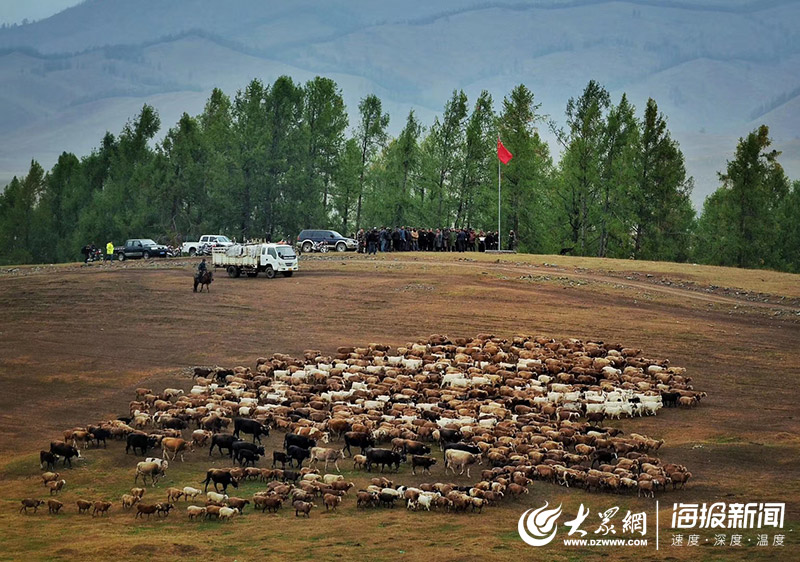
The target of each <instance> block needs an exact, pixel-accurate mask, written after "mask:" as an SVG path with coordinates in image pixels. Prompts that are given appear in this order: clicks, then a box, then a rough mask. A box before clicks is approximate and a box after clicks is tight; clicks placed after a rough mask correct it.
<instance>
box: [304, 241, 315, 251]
mask: <svg viewBox="0 0 800 562" xmlns="http://www.w3.org/2000/svg"><path fill="white" fill-rule="evenodd" d="M311 248H313V245H312V244H311V242H309V241H308V240H306V241H305V242H303V253H304V254H307V253H309V252H310V251H311Z"/></svg>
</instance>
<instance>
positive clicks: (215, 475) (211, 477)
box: [203, 468, 239, 494]
mask: <svg viewBox="0 0 800 562" xmlns="http://www.w3.org/2000/svg"><path fill="white" fill-rule="evenodd" d="M209 482H214V491H216V492H219V489H218V488H217V484H222V493H223V494H224V493H227V491H228V485H233V487H234V488H238V487H239V483H238V482H237V481H236V478H234V477H233V476H231V473H230V472H229V471H227V470H224V469H221V468H210V469H208V472H206V479H205V480H203V483H205V485H206V489H205V491H206V492H208V483H209Z"/></svg>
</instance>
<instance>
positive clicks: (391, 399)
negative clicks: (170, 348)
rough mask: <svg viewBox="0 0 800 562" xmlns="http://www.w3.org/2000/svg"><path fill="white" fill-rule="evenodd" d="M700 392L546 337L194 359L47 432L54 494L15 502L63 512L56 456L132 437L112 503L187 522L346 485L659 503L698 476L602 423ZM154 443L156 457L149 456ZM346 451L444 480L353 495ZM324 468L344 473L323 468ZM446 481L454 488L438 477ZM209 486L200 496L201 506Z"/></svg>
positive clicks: (48, 480)
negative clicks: (174, 378) (215, 464)
mask: <svg viewBox="0 0 800 562" xmlns="http://www.w3.org/2000/svg"><path fill="white" fill-rule="evenodd" d="M704 396H705V393H703V392H698V391H695V390H694V388H693V387H692V384H691V378H690V377H688V376H686V373H685V370H684V369H683V368H680V367H674V366H670V365H669V361H667V360H655V359H648V358H646V357H644V356H643V355H642V353H641V350H638V349H631V348H625V347H623V346H621V345H614V344H609V343H606V342H592V341H588V342H583V341H580V340H576V339H567V340H563V341H555V340H553V339H550V338H545V337H522V336H519V337H514V338H512V339H501V338H497V337H493V336H490V335H478V336H476V337H475V338H472V339H466V338H459V339H454V340H452V341H451V340H450V339H448V338H447V337H445V336H440V335H434V336H431V337H430V338H428V340H427V341H420V342H418V343H410V344H408V345H406V346H403V347H397V348H392V347H390V346H387V345H379V344H370V345H369V346H366V347H340V348H338V349H337V352H336V354H335V355H333V356H323V355H322V353H321V352H319V351H306V352H305V353H304V356H303V358H296V357H291V356H289V355H284V354H274V355H273V356H271V357H268V358H259V359H258V360H257V362H256V365H255V369H251V368H249V367H235V368H233V369H223V368H218V367H217V368H199V367H196V368H195V369H194V386H193V387H192V388H191V389H190V390H189V391H184V390H181V389H176V388H169V389H165V390H164V391H163V392H161V393H160V394H154V393H153V392H152V391H151V390H150V389H146V388H140V389H137V391H136V399H135V400H134V401H132V402H131V403H130V413H129V415H125V416H120V417H119V418H118V419H116V420H110V421H105V422H102V423H99V424H97V425H93V426H88V427H83V428H73V429H70V430H67V431H65V433H64V439H63V440H62V441H54V442H51V444H50V448H49V450H43V451H41V453H40V462H41V467H42V469H43V470H47V472H45V473H44V474H43V475H42V481H43V483H44V485H45V486H46V487H47V489H48V490H49V495H50V497H49V499H48V500H47V501H45V500H39V499H35V498H26V499H23V500H22V507H21V508H20V512H23V511H24V512H26V513H27V512H28V510H29V509H33V511H34V512H36V510H37V509H38V508H39V506H42V505H47V507H48V509H49V511H50V513H56V514H57V513H58V512H59V511H60V510H61V508H62V507H63V503H62V502H61V501H59V500H58V499H57V496H58V495H59V494H60V492H61V490H62V489H63V488H64V486H65V484H66V480H65V479H64V478H62V477H61V474H59V473H58V472H54V471H55V470H56V468H57V463H60V464H61V466H62V467H66V466H67V465H69V466H72V461H73V459H76V458H77V459H81V458H83V457H82V455H81V450H82V449H86V448H87V447H88V446H89V445H90V444H95V445H96V446H98V447H99V446H100V444H101V443H102V444H103V445H104V446H106V444H107V441H108V440H113V439H119V440H122V441H124V442H125V451H126V453H132V454H134V455H142V456H144V457H146V458H145V460H143V461H141V462H138V463H137V464H136V466H135V471H134V474H133V476H134V485H138V484H139V480H140V479H141V481H142V486H144V487H142V488H132V489H131V491H130V493H127V494H124V495H123V496H122V499H121V506H122V508H123V509H130V510H131V511H132V512H135V517H137V518H139V517H141V518H143V517H144V516H147V518H150V517H151V516H152V515H155V516H156V517H158V516H164V517H165V516H167V515H168V514H169V512H170V511H171V510H172V509H174V507H175V505H176V502H177V501H178V500H179V499H180V498H183V499H184V501H185V502H192V505H188V504H187V507H186V512H187V514H188V517H189V518H190V519H197V518H206V519H207V518H216V519H223V520H224V519H230V518H232V517H234V516H236V515H239V514H241V513H242V512H243V511H244V509H245V506H246V505H249V504H252V505H253V508H254V509H258V510H261V511H262V512H264V511H275V512H277V511H278V510H279V509H280V508H281V507H282V506H284V505H286V506H290V507H291V509H293V510H294V511H295V515H296V516H300V515H305V516H309V515H310V512H311V509H312V508H314V507H315V503H314V501H315V499H317V498H321V500H322V503H323V504H324V506H325V508H326V510H335V509H336V508H337V506H338V505H339V504H340V502H342V501H343V499H345V498H347V497H348V495H349V496H355V499H356V506H357V507H358V508H367V507H373V506H385V507H394V505H395V503H396V502H398V501H399V502H402V503H403V504H404V505H405V506H406V507H407V508H408V509H409V510H415V511H416V510H421V509H424V510H428V511H429V510H431V509H440V510H446V511H462V512H463V511H481V510H482V509H483V507H486V506H492V505H495V504H497V503H498V502H501V501H503V499H504V498H509V497H517V496H520V495H523V494H527V493H528V491H529V487H530V486H531V485H532V484H533V482H534V481H535V480H540V481H546V482H551V483H557V484H560V485H563V486H567V487H580V488H583V489H585V490H587V491H605V492H612V493H625V492H628V493H631V492H633V493H636V494H637V495H638V496H642V495H644V496H647V497H654V494H655V493H656V492H661V491H666V490H668V489H673V490H674V489H675V488H677V487H680V488H683V487H684V486H685V485H686V482H687V481H688V480H689V479H690V478H691V476H692V474H691V473H690V472H689V471H688V470H687V468H686V467H685V466H682V465H677V464H672V463H664V462H662V461H661V460H660V458H659V457H658V456H657V451H658V449H659V447H661V445H662V444H663V441H661V440H658V441H657V440H655V439H651V438H649V437H647V436H645V435H638V434H636V433H631V434H627V435H626V434H625V433H624V432H623V431H622V430H620V429H618V428H615V427H608V426H605V425H604V422H605V420H606V419H609V418H612V419H619V418H620V417H623V416H625V417H631V416H644V415H655V414H657V412H658V411H659V410H660V409H661V408H664V407H685V408H692V407H695V406H696V405H697V404H698V403H699V401H700V400H701V399H702V398H703V397H704ZM272 430H275V431H280V432H283V433H284V434H285V435H284V439H283V447H282V448H280V449H276V450H274V451H272V454H271V456H270V457H269V458H267V455H266V450H265V448H264V446H263V445H262V444H261V437H262V436H268V435H269V434H270V431H272ZM248 439H249V440H248ZM206 446H207V447H208V455H209V457H211V456H213V455H214V454H215V449H216V454H218V455H223V456H224V455H227V456H228V457H229V458H230V459H231V461H232V463H233V464H232V467H230V468H210V469H208V471H207V472H206V475H205V479H204V480H202V481H201V482H202V483H203V484H204V488H203V489H200V488H196V487H193V486H185V487H183V488H174V487H170V488H168V489H167V490H166V497H165V498H164V501H158V502H153V503H151V502H147V501H146V500H145V499H144V498H145V494H146V490H147V485H148V481H149V484H150V486H151V487H155V486H156V484H157V483H158V481H159V479H161V478H163V477H164V476H165V475H166V473H167V471H168V469H169V465H170V462H172V463H174V462H176V461H177V459H180V461H183V460H184V455H185V454H186V453H189V452H194V453H196V451H197V450H199V449H203V450H204V448H205V447H206ZM155 449H160V451H161V455H160V456H159V457H156V456H147V455H148V452H149V451H150V450H155ZM437 450H438V451H441V457H440V458H441V461H442V462H441V464H438V463H439V462H440V461H439V459H437V458H436V456H434V455H433V454H432V451H437ZM150 454H152V453H150ZM345 458H349V459H350V460H349V461H348V462H352V463H353V465H352V467H353V470H364V471H367V472H374V471H380V472H381V473H383V472H384V471H389V472H391V471H394V472H395V473H400V469H401V467H402V466H403V465H407V466H408V467H409V468H410V471H409V472H411V473H412V474H413V475H417V473H418V471H421V472H422V474H423V475H425V474H428V475H433V470H436V471H438V472H439V473H440V475H441V476H442V477H443V478H441V479H440V480H444V481H445V482H442V481H436V482H426V483H420V484H417V485H415V486H412V485H402V484H395V482H394V481H392V480H389V479H388V478H387V477H386V476H383V475H379V476H376V477H374V478H372V480H371V483H370V484H369V485H368V486H365V487H363V488H362V489H359V490H352V489H353V488H354V483H353V482H348V481H345V479H344V478H343V476H342V475H341V473H340V466H339V463H340V462H343V461H344V459H345ZM259 463H263V464H264V466H261V467H259V466H256V465H257V464H259ZM304 463H306V464H305V465H304ZM267 464H269V466H268V467H267V466H266V465H267ZM437 464H438V466H437ZM237 465H238V466H237ZM323 465H324V467H323V471H325V472H323V473H320V467H321V466H323ZM329 466H330V467H331V468H332V469H335V470H336V471H337V474H333V473H327V470H328V468H329ZM478 467H480V468H478ZM471 468H473V469H474V470H476V471H477V470H479V475H480V480H479V481H478V482H477V483H469V482H466V481H465V479H463V478H460V477H461V476H462V475H465V476H466V477H467V478H471V477H472V475H471V474H470V469H471ZM448 475H450V476H452V477H453V478H452V479H453V480H457V481H459V482H458V483H453V482H449V483H448V482H446V480H448V478H449V477H448ZM398 476H399V474H398ZM456 476H458V478H456ZM248 480H249V481H259V482H261V483H263V487H262V488H263V489H262V490H260V491H258V492H256V493H255V494H254V495H253V497H252V500H248V499H243V498H239V497H236V496H234V495H228V492H229V487H232V488H234V489H237V488H238V487H239V484H240V483H242V482H244V481H248ZM210 484H213V488H214V490H213V491H209V485H210ZM220 487H221V489H220ZM231 493H233V492H231ZM150 495H152V494H150ZM203 495H204V496H205V499H204V502H203V505H195V503H199V499H198V498H200V497H201V496H203ZM76 503H77V507H78V512H79V513H88V512H89V510H91V511H92V515H93V516H102V515H104V514H107V513H108V511H109V508H110V507H111V506H112V503H111V502H109V501H105V500H104V501H92V500H85V499H80V500H77V502H76ZM134 508H135V510H134Z"/></svg>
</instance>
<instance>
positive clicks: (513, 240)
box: [508, 230, 517, 252]
mask: <svg viewBox="0 0 800 562" xmlns="http://www.w3.org/2000/svg"><path fill="white" fill-rule="evenodd" d="M516 248H517V235H516V234H514V231H513V230H510V231H509V232H508V249H509V250H511V251H512V252H513V251H514V250H516Z"/></svg>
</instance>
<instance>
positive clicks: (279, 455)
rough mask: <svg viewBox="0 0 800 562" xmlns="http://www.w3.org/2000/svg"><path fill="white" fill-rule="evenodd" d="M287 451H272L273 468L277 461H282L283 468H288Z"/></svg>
mask: <svg viewBox="0 0 800 562" xmlns="http://www.w3.org/2000/svg"><path fill="white" fill-rule="evenodd" d="M287 460H289V459H288V458H287V457H286V453H284V452H283V451H272V468H275V463H281V468H286V461H287Z"/></svg>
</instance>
